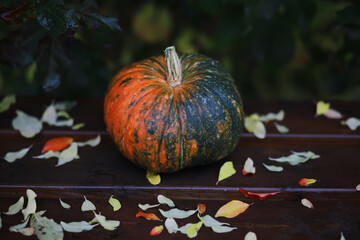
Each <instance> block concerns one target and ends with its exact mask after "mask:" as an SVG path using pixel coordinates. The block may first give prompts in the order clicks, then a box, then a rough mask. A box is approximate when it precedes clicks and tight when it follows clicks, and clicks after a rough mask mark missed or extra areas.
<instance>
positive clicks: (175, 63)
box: [165, 46, 182, 87]
mask: <svg viewBox="0 0 360 240" xmlns="http://www.w3.org/2000/svg"><path fill="white" fill-rule="evenodd" d="M165 62H166V76H167V82H168V83H169V85H170V86H172V87H176V86H177V85H180V84H181V80H182V75H181V62H180V59H179V57H178V55H177V53H176V51H175V47H174V46H171V47H167V48H166V49H165Z"/></svg>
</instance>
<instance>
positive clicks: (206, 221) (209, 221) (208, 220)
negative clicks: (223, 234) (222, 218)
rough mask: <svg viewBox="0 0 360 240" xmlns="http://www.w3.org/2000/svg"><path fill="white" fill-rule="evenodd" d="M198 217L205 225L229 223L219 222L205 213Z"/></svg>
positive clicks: (215, 225) (218, 225) (216, 225)
mask: <svg viewBox="0 0 360 240" xmlns="http://www.w3.org/2000/svg"><path fill="white" fill-rule="evenodd" d="M198 217H199V218H200V220H201V221H202V222H203V223H204V225H205V226H206V227H220V226H223V225H230V224H229V223H224V222H219V221H218V220H216V219H214V218H213V217H211V216H210V215H206V216H203V217H200V216H198Z"/></svg>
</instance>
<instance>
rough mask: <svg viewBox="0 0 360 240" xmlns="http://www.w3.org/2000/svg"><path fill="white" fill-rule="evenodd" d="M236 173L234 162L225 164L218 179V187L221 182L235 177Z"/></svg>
mask: <svg viewBox="0 0 360 240" xmlns="http://www.w3.org/2000/svg"><path fill="white" fill-rule="evenodd" d="M235 173H236V170H235V169H234V164H233V162H231V161H227V162H225V163H224V164H223V165H222V166H221V168H220V172H219V177H218V181H217V182H216V185H217V184H218V183H219V182H220V181H222V180H224V179H226V178H228V177H230V176H232V175H234V174H235Z"/></svg>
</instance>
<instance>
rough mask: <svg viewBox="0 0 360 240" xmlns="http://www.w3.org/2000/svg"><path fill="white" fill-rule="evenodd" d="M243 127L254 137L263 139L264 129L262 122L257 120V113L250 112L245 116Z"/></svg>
mask: <svg viewBox="0 0 360 240" xmlns="http://www.w3.org/2000/svg"><path fill="white" fill-rule="evenodd" d="M244 125H245V128H246V130H247V131H248V132H249V133H254V135H255V137H257V138H260V139H263V138H265V136H266V129H265V126H264V124H263V123H262V122H261V121H260V120H259V116H258V115H257V114H252V115H250V116H249V117H245V122H244Z"/></svg>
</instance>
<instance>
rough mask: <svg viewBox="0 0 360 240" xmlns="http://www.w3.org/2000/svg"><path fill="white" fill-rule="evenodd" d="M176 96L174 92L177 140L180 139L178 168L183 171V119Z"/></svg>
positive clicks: (178, 99)
mask: <svg viewBox="0 0 360 240" xmlns="http://www.w3.org/2000/svg"><path fill="white" fill-rule="evenodd" d="M177 94H178V91H174V99H175V107H176V110H177V112H178V114H176V116H177V117H178V121H179V128H180V131H179V135H180V136H179V139H180V163H179V168H180V169H183V168H184V165H185V162H184V132H183V122H184V119H183V117H182V112H181V111H180V105H179V103H180V98H179V96H178V95H177ZM176 100H177V101H176Z"/></svg>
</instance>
